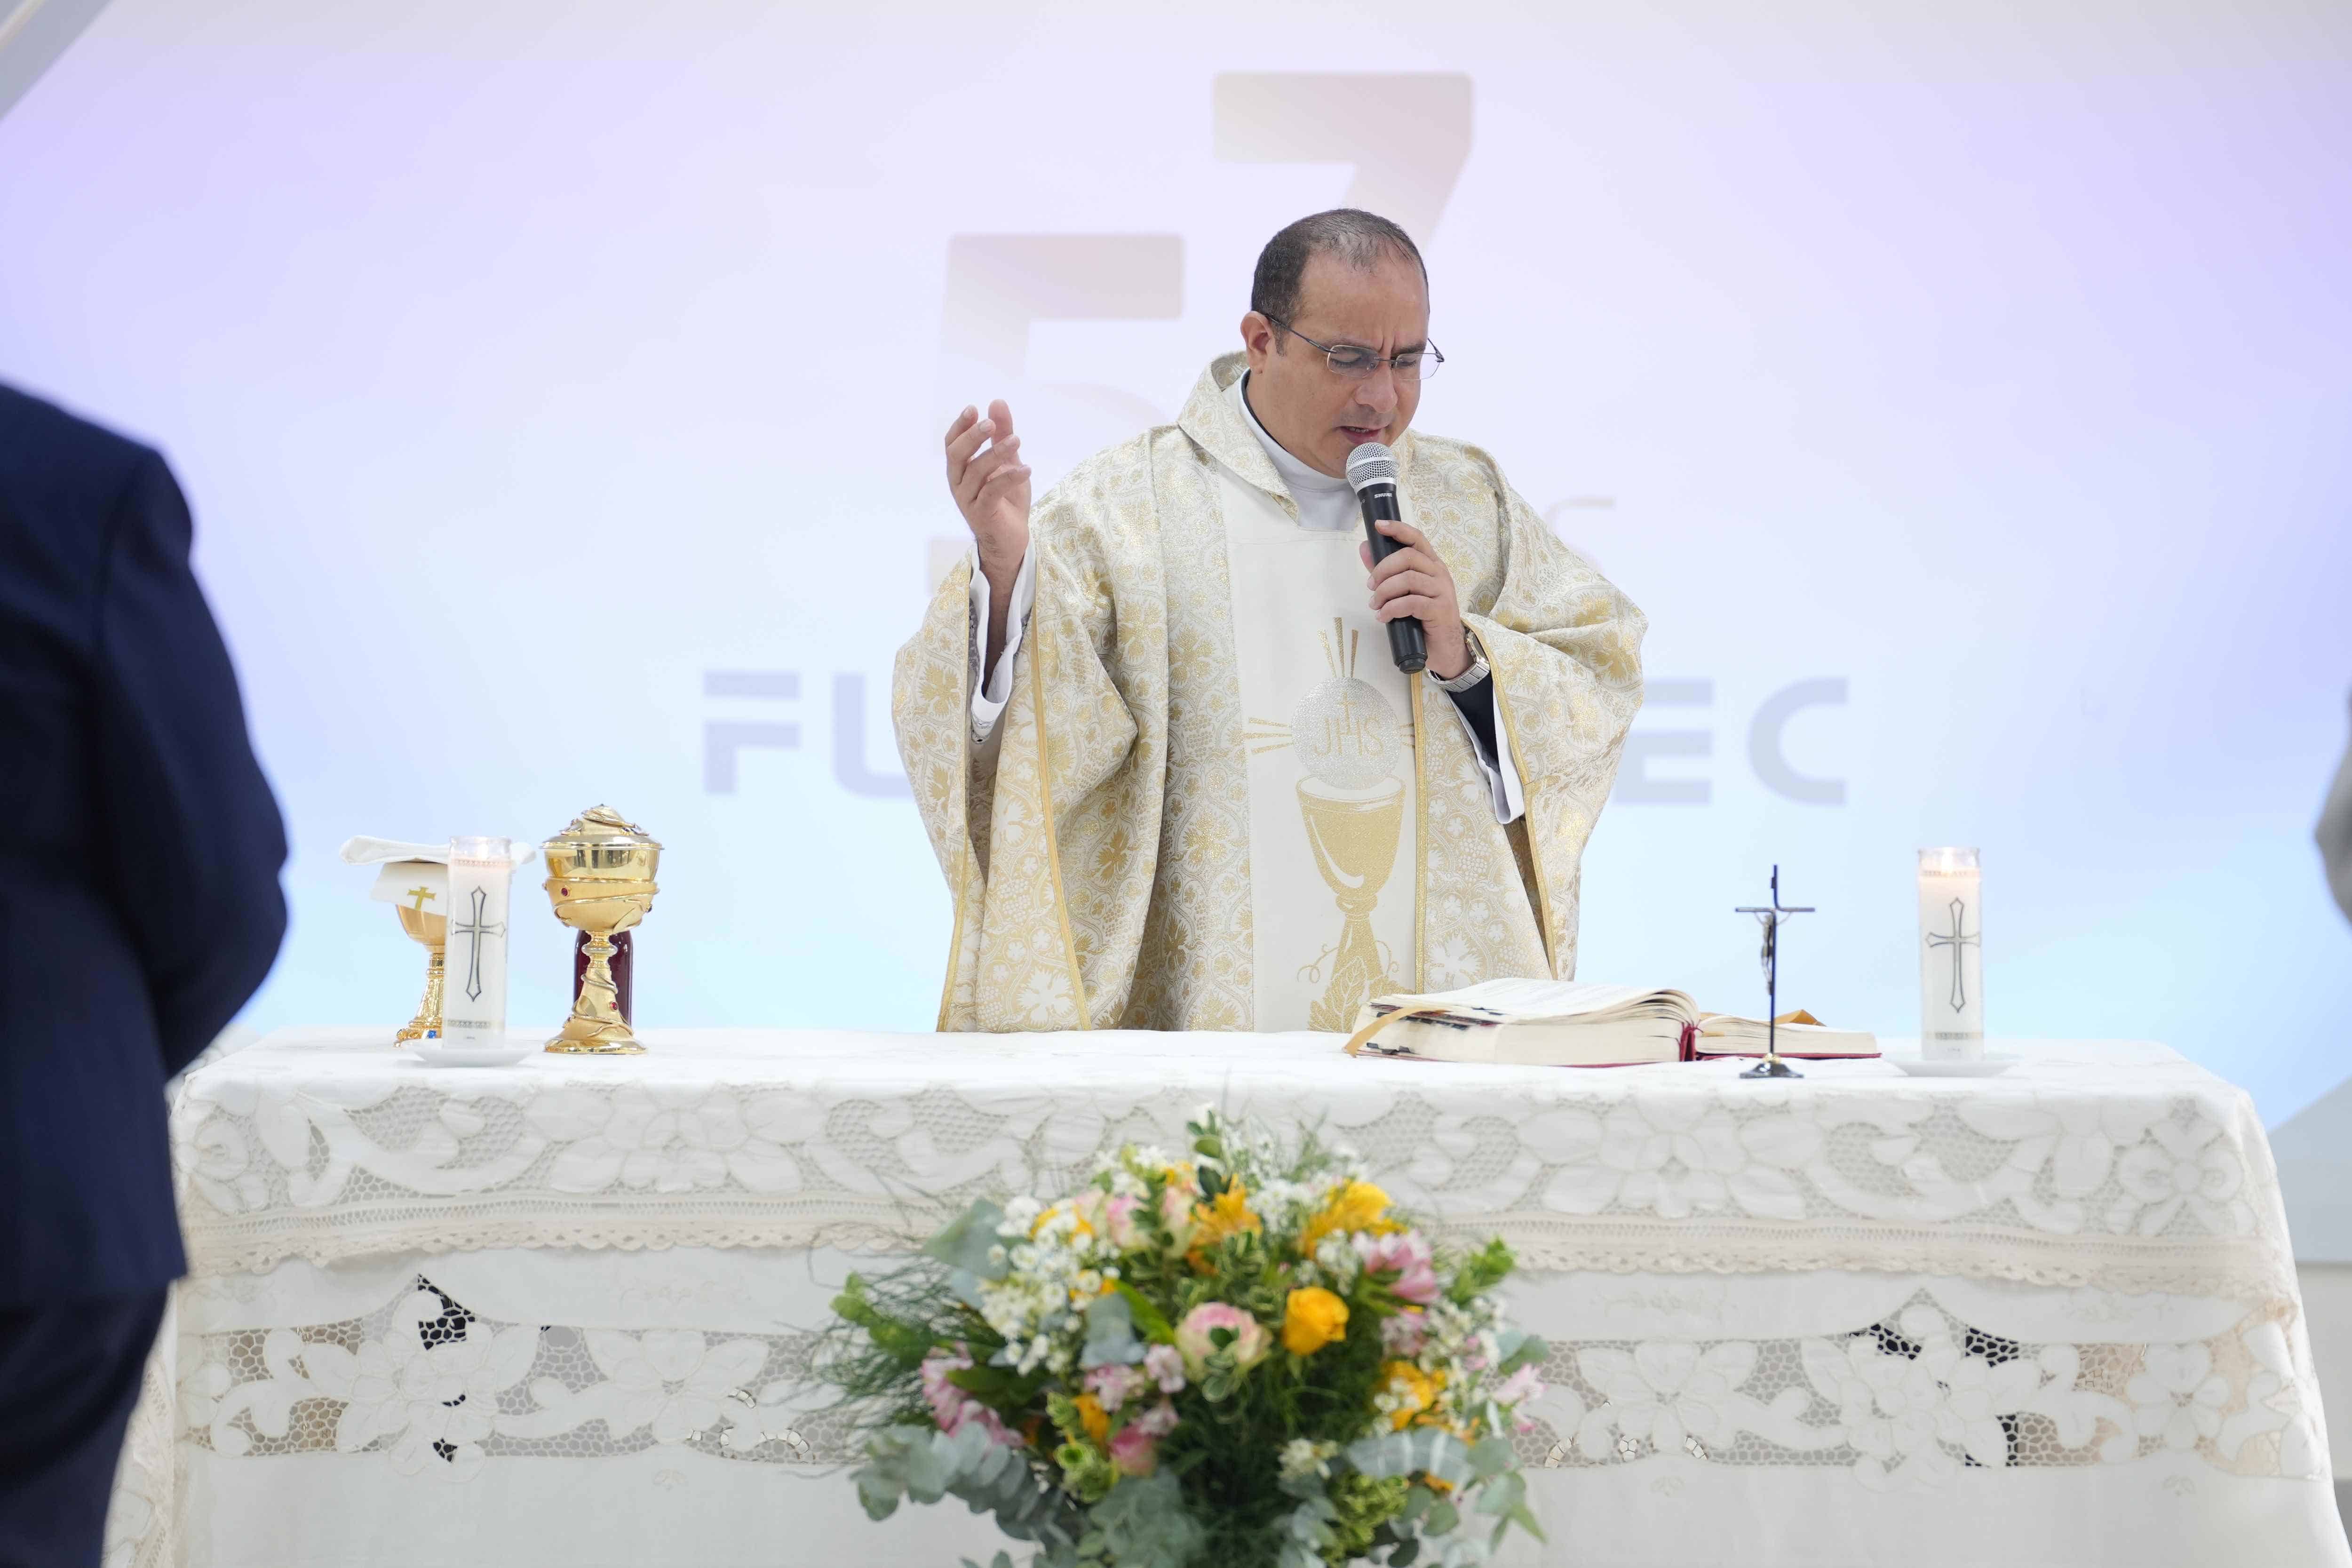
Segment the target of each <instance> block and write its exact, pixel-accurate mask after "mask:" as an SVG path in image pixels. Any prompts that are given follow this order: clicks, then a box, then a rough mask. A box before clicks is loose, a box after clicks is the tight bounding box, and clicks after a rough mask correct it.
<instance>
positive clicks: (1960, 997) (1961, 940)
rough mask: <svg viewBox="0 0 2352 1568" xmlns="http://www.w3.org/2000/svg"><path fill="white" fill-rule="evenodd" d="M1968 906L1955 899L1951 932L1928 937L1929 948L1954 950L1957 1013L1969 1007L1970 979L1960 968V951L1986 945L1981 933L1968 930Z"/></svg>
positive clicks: (1953, 982)
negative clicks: (1966, 917) (1966, 918)
mask: <svg viewBox="0 0 2352 1568" xmlns="http://www.w3.org/2000/svg"><path fill="white" fill-rule="evenodd" d="M1968 909H1969V907H1968V904H1967V903H1966V902H1965V901H1964V900H1959V899H1954V900H1952V929H1951V931H1949V932H1943V931H1933V932H1930V933H1929V934H1928V937H1927V945H1928V946H1929V947H1948V948H1950V949H1951V950H1952V1011H1953V1012H1955V1013H1957V1012H1959V1011H1960V1010H1961V1009H1962V1008H1964V1007H1966V1006H1967V1005H1969V987H1968V979H1967V973H1966V972H1965V971H1964V970H1962V969H1961V967H1960V950H1961V949H1962V948H1964V947H1979V948H1980V947H1982V946H1983V945H1984V942H1982V941H1981V940H1980V939H1981V937H1982V934H1983V933H1982V931H1969V929H1967V922H1966V920H1965V918H1964V917H1965V916H1966V915H1967V914H1968Z"/></svg>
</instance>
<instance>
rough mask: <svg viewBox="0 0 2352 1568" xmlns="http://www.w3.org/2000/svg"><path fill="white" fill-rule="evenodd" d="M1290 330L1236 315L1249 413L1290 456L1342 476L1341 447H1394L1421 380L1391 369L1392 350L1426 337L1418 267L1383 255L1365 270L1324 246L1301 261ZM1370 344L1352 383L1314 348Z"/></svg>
mask: <svg viewBox="0 0 2352 1568" xmlns="http://www.w3.org/2000/svg"><path fill="white" fill-rule="evenodd" d="M1289 326H1290V329H1291V330H1290V331H1283V330H1282V327H1281V325H1279V324H1277V323H1276V322H1274V321H1268V320H1267V319H1266V318H1265V317H1264V316H1261V315H1259V314H1258V313H1257V312H1256V311H1255V310H1252V311H1251V312H1250V313H1249V314H1248V315H1246V316H1244V317H1243V318H1242V346H1243V347H1244V348H1245V349H1246V350H1248V352H1249V366H1250V379H1249V402H1250V410H1251V412H1252V413H1254V414H1255V415H1256V416H1257V420H1258V423H1259V424H1261V425H1263V426H1265V431H1266V434H1267V435H1269V436H1271V437H1274V438H1275V439H1276V440H1277V441H1279V442H1281V443H1282V447H1283V450H1285V451H1286V452H1288V453H1289V454H1290V455H1291V456H1292V457H1294V458H1297V459H1298V460H1299V461H1301V462H1303V463H1305V464H1307V466H1308V467H1310V468H1316V469H1318V470H1319V471H1320V472H1323V473H1326V474H1329V475H1331V476H1332V477H1333V478H1335V479H1344V478H1346V477H1347V473H1348V454H1349V453H1350V452H1352V451H1354V450H1355V449H1356V448H1357V447H1360V446H1362V445H1363V444H1364V443H1365V442H1367V441H1381V442H1385V443H1387V444H1388V445H1390V446H1394V445H1395V444H1396V439H1397V437H1400V436H1402V435H1403V434H1404V431H1405V426H1408V425H1411V424H1412V416H1413V411H1414V410H1415V409H1416V408H1418V407H1420V405H1421V383H1420V382H1418V381H1411V380H1406V379H1404V378H1402V377H1401V376H1399V375H1398V374H1396V372H1395V371H1394V370H1393V369H1391V367H1390V366H1389V365H1388V363H1386V361H1387V358H1388V356H1389V355H1391V354H1394V353H1401V352H1402V351H1404V350H1407V349H1417V348H1420V347H1422V346H1423V345H1424V344H1426V343H1427V342H1428V341H1429V289H1428V287H1427V285H1425V284H1424V283H1423V281H1422V277H1421V268H1418V267H1416V266H1414V265H1413V264H1412V261H1411V260H1410V259H1408V258H1404V257H1401V256H1383V257H1381V260H1380V262H1379V264H1378V265H1377V266H1375V267H1373V268H1370V269H1369V270H1366V269H1364V268H1356V267H1350V266H1349V265H1348V264H1347V263H1346V262H1345V261H1343V260H1341V259H1340V258H1338V257H1336V256H1333V255H1330V254H1329V253H1328V252H1325V253H1321V254H1318V255H1317V256H1315V257H1314V258H1311V259H1309V260H1308V262H1307V273H1306V276H1305V277H1304V278H1303V279H1301V280H1300V287H1299V290H1298V313H1297V317H1296V318H1295V319H1294V320H1292V321H1290V322H1289ZM1308 338H1312V339H1313V340H1314V341H1315V342H1317V343H1324V344H1328V346H1330V347H1332V348H1340V347H1348V348H1360V349H1369V350H1370V351H1371V352H1372V353H1375V354H1378V355H1380V356H1381V361H1382V363H1381V364H1379V365H1377V366H1375V367H1374V368H1373V370H1372V373H1371V374H1370V375H1368V376H1366V377H1364V378H1363V379H1362V380H1360V381H1351V380H1349V379H1348V378H1347V377H1346V376H1343V375H1340V374H1338V373H1337V372H1335V371H1333V370H1332V368H1331V362H1330V359H1329V358H1328V355H1326V354H1325V353H1324V351H1323V350H1322V349H1318V348H1317V347H1315V346H1314V343H1310V342H1306V341H1305V340H1306V339H1308Z"/></svg>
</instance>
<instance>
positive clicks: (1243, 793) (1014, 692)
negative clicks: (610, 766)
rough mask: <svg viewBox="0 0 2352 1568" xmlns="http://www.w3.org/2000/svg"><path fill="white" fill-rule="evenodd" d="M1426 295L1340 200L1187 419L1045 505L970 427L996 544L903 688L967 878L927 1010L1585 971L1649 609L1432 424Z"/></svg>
mask: <svg viewBox="0 0 2352 1568" xmlns="http://www.w3.org/2000/svg"><path fill="white" fill-rule="evenodd" d="M1429 306H1430V288H1429V277H1428V272H1427V269H1426V268H1424V267H1423V262H1422V258H1421V253H1420V251H1419V249H1418V248H1417V247H1415V246H1414V244H1413V242H1412V239H1411V237H1408V236H1407V235H1406V233H1405V231H1404V230H1403V229H1402V228H1401V227H1399V226H1397V225H1395V224H1393V223H1391V222H1390V221H1388V220H1387V219H1385V218H1381V217H1378V216H1373V215H1372V214H1370V213H1365V212H1359V211H1355V210H1352V209H1340V210H1338V211H1333V212H1327V213H1318V214H1317V215H1315V216H1312V217H1307V218H1302V219H1300V220H1299V221H1298V222H1297V223H1295V224H1292V225H1291V226H1288V227H1287V228H1285V229H1284V230H1283V231H1282V232H1281V233H1279V234H1277V235H1276V236H1275V237H1274V238H1273V239H1271V240H1270V241H1268V242H1267V244H1266V246H1265V250H1264V251H1263V252H1262V253H1260V255H1259V257H1258V260H1257V268H1256V271H1255V277H1254V278H1253V279H1252V282H1251V289H1250V309H1249V312H1248V313H1247V314H1246V315H1244V317H1243V318H1242V322H1241V337H1242V346H1241V352H1239V353H1227V354H1223V355H1221V356H1219V357H1218V358H1216V359H1214V360H1213V361H1212V362H1211V363H1210V364H1209V367H1208V369H1207V370H1206V371H1205V372H1203V373H1202V376H1201V379H1200V382H1199V384H1197V385H1196V386H1195V387H1194V388H1193V390H1192V397H1191V400H1190V401H1189V402H1188V403H1187V404H1186V405H1185V407H1184V411H1183V414H1182V415H1181V417H1179V418H1178V420H1177V421H1176V423H1175V424H1173V425H1171V426H1160V427H1159V428H1157V429H1153V430H1149V431H1146V432H1145V433H1143V434H1142V435H1139V436H1137V437H1134V438H1133V439H1131V440H1128V441H1125V442H1122V443H1120V444H1119V445H1118V446H1115V447H1110V448H1109V449H1108V450H1107V451H1103V452H1099V453H1097V454H1096V455H1095V456H1094V457H1092V458H1088V459H1087V460H1086V461H1085V462H1083V463H1081V464H1079V465H1078V466H1077V467H1076V468H1075V469H1073V470H1072V471H1071V472H1070V474H1069V476H1068V477H1067V478H1066V479H1064V480H1063V481H1062V482H1061V483H1060V484H1059V485H1056V486H1055V488H1054V489H1053V490H1052V491H1050V492H1049V493H1048V494H1046V495H1045V497H1044V498H1043V499H1042V500H1039V501H1037V502H1036V503H1035V504H1034V506H1033V504H1032V502H1031V499H1030V484H1029V469H1028V468H1027V467H1026V466H1024V464H1023V462H1022V460H1021V437H1020V435H1019V433H1018V431H1017V429H1016V427H1015V426H1014V422H1013V410H1012V409H1010V408H1008V407H1007V406H1006V405H1004V404H1003V403H1002V402H997V403H992V404H991V405H989V407H988V410H987V412H986V413H985V414H984V415H983V414H982V413H981V412H980V410H979V409H978V408H976V407H974V408H967V409H965V410H964V411H963V413H962V414H961V416H959V417H958V418H957V419H956V420H955V421H954V423H953V424H952V425H951V426H950V428H949V430H948V433H947V477H948V483H949V487H950V489H951V490H952V491H953V493H954V497H955V502H956V506H957V508H958V510H961V513H962V514H963V519H964V521H965V523H966V525H967V526H968V527H969V528H970V530H971V535H972V540H973V546H974V548H973V551H972V553H971V559H970V560H969V561H968V562H967V563H964V564H963V565H961V566H959V567H958V568H957V569H956V570H955V571H953V572H951V573H950V574H949V575H948V578H947V580H946V582H945V583H944V584H941V586H940V591H939V593H938V595H937V596H936V597H935V598H934V599H933V600H932V602H931V605H930V607H929V611H928V613H927V614H926V615H925V616H924V620H923V624H922V626H921V628H920V629H919V631H918V632H917V633H916V635H915V637H914V638H913V639H912V640H911V641H909V642H908V644H907V645H906V647H903V648H901V649H900V650H899V652H898V661H897V666H896V668H895V672H894V679H893V681H892V692H891V710H892V717H893V720H894V721H895V723H896V727H897V730H898V748H899V752H900V754H901V756H902V757H903V759H904V760H905V763H906V768H907V777H908V781H909V783H910V784H911V785H912V787H913V791H914V795H915V802H916V805H917V806H918V807H919V809H920V811H921V813H922V817H923V822H924V826H925V827H926V828H927V829H928V831H929V835H930V839H931V844H932V847H933V848H934V849H935V850H936V851H937V852H938V855H939V858H940V869H941V870H942V871H943V872H944V873H945V874H946V876H947V879H948V885H949V887H950V890H951V891H952V893H953V895H954V900H955V923H954V935H953V938H952V940H951V943H950V952H949V954H948V960H947V975H946V980H945V983H944V985H943V987H942V991H941V995H940V1028H942V1029H1002V1030H1011V1029H1077V1028H1130V1029H1134V1028H1142V1029H1259V1030H1275V1029H1299V1028H1315V1029H1345V1028H1348V1027H1350V1026H1352V1023H1353V1021H1354V1018H1355V1016H1356V1012H1357V1009H1358V1008H1359V1007H1360V1005H1362V1004H1363V1003H1364V1002H1365V1001H1366V1000H1367V999H1368V998H1370V997H1371V996H1373V995H1376V994H1383V993H1387V992H1391V991H1414V990H1426V989H1433V988H1438V987H1449V986H1454V985H1461V984H1469V983H1471V982H1473V981H1476V980H1481V979H1486V978H1489V977H1492V976H1499V975H1544V974H1549V975H1552V976H1555V977H1558V978H1561V979H1566V978H1569V977H1570V976H1571V975H1572V974H1573V973H1575V968H1576V931H1577V896H1578V866H1579V863H1580V859H1581V858H1582V855H1583V852H1584V846H1585V843H1586V841H1587V839H1589V838H1590V837H1591V834H1592V829H1593V824H1594V822H1595V821H1596V819H1597V818H1598V817H1599V816H1600V814H1601V806H1602V805H1603V804H1604V803H1605V802H1606V801H1607V799H1608V796H1609V790H1610V784H1611V781H1612V778H1613V777H1614V775H1615V773H1616V771H1617V764H1618V760H1619V757H1620V755H1621V753H1622V750H1623V747H1624V742H1625V733H1626V728H1627V726H1628V725H1629V724H1630V723H1631V722H1632V721H1633V714H1634V711H1635V710H1636V709H1638V708H1639V707H1640V706H1641V701H1642V665H1641V644H1642V636H1643V630H1644V629H1645V623H1644V622H1643V616H1642V613H1641V612H1640V611H1639V610H1637V609H1636V608H1634V607H1633V604H1632V603H1631V602H1629V601H1628V600H1627V599H1626V597H1625V596H1624V595H1622V594H1621V593H1620V592H1618V590H1617V589H1616V588H1615V587H1614V586H1612V584H1610V583H1609V582H1608V581H1607V580H1605V579H1604V578H1603V577H1602V576H1601V574H1600V573H1599V572H1597V571H1595V570H1594V569H1593V567H1592V566H1591V563H1588V562H1586V561H1585V560H1584V559H1583V558H1581V557H1580V556H1579V555H1578V554H1576V552H1573V551H1571V550H1570V549H1569V548H1568V547H1567V546H1566V545H1565V544H1562V543H1561V542H1559V540H1558V539H1557V538H1556V537H1555V536H1554V535H1553V534H1552V532H1551V531H1550V529H1549V528H1548V527H1547V526H1546V525H1545V524H1544V522H1543V521H1542V520H1541V519H1540V518H1539V517H1538V516H1537V515H1536V513H1535V512H1534V511H1533V510H1531V509H1530V508H1529V507H1528V503H1527V502H1526V501H1525V500H1521V499H1520V497H1519V495H1518V494H1517V491H1515V490H1513V489H1511V488H1510V486H1509V484H1508V483H1507V482H1506V481H1505V479H1504V478H1503V475H1502V471H1501V469H1500V468H1497V467H1496V462H1495V460H1494V458H1491V457H1489V456H1488V455H1487V454H1486V452H1485V451H1483V450H1481V449H1480V448H1478V447H1475V446H1473V445H1470V444H1469V443H1467V442H1464V441H1457V440H1451V439H1448V438H1446V437H1437V436H1426V435H1423V434H1421V433H1420V432H1418V431H1416V430H1414V429H1412V422H1413V416H1414V414H1415V413H1416V412H1417V411H1418V409H1419V407H1420V404H1421V395H1422V391H1423V387H1424V386H1425V385H1426V384H1427V383H1428V382H1429V380H1430V378H1431V377H1432V376H1433V375H1435V374H1437V372H1438V370H1439V368H1440V367H1441V366H1442V365H1444V363H1445V358H1444V353H1442V352H1441V351H1440V350H1439V348H1438V346H1437V344H1436V343H1434V342H1432V341H1431V338H1430V333H1429V313H1430V310H1429ZM1469 374H1475V370H1471V371H1470V372H1469ZM1350 458H1355V459H1356V462H1355V465H1354V467H1355V468H1356V475H1357V479H1359V481H1360V482H1365V483H1366V484H1367V489H1366V490H1365V492H1364V499H1362V500H1360V498H1359V495H1358V492H1357V490H1356V489H1354V488H1353V487H1351V485H1350V483H1349V468H1350V463H1349V459H1350ZM1391 474H1392V475H1393V486H1394V504H1393V505H1390V504H1388V500H1387V493H1386V492H1385V491H1382V490H1381V489H1379V488H1378V484H1379V482H1381V481H1383V480H1384V479H1385V478H1386V477H1387V476H1389V475H1391ZM1376 516H1378V517H1380V518H1381V521H1367V519H1371V518H1375V517H1376ZM1401 622H1413V623H1418V625H1419V627H1420V631H1421V635H1420V637H1419V638H1418V639H1416V638H1413V637H1410V636H1402V635H1401V636H1399V637H1397V638H1396V641H1395V644H1394V649H1393V651H1392V647H1391V625H1392V624H1395V623H1401ZM1424 649H1425V659H1426V663H1425V667H1424V668H1420V669H1419V670H1418V671H1417V672H1408V670H1407V669H1406V668H1400V666H1401V665H1404V666H1411V665H1413V664H1415V663H1418V662H1419V661H1420V660H1421V659H1422V658H1423V657H1424V654H1423V650H1424Z"/></svg>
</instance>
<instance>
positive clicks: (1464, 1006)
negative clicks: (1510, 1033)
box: [1372, 978, 1675, 1019]
mask: <svg viewBox="0 0 2352 1568" xmlns="http://www.w3.org/2000/svg"><path fill="white" fill-rule="evenodd" d="M1674 996H1675V993H1672V992H1662V991H1658V990H1655V989H1654V988H1645V987H1643V986H1639V985H1600V984H1589V983H1587V982H1584V981H1580V980H1523V979H1517V978H1505V979H1498V980H1482V981H1480V982H1478V984H1475V985H1465V986H1464V987H1462V988H1461V989H1460V990H1458V991H1432V992H1426V993H1423V994H1418V995H1398V996H1381V997H1376V998H1374V999H1373V1003H1372V1005H1373V1006H1375V1007H1378V1008H1382V1009H1388V1008H1393V1007H1418V1006H1422V1005H1428V1004H1432V1003H1434V1004H1437V1005H1442V1006H1444V1008H1445V1010H1446V1011H1447V1012H1448V1013H1454V1014H1463V1015H1474V1016H1475V1015H1479V1014H1484V1015H1486V1016H1491V1017H1494V1018H1496V1019H1510V1018H1571V1017H1578V1016H1583V1015H1586V1014H1592V1013H1606V1012H1611V1011H1614V1010H1617V1009H1620V1008H1633V1007H1636V1006H1638V1005H1641V1004H1643V1003H1645V1002H1660V1003H1663V1005H1664V1007H1665V1009H1666V1010H1668V1011H1673V1010H1674V1006H1675V1004H1674V1001H1673V998H1674Z"/></svg>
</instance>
